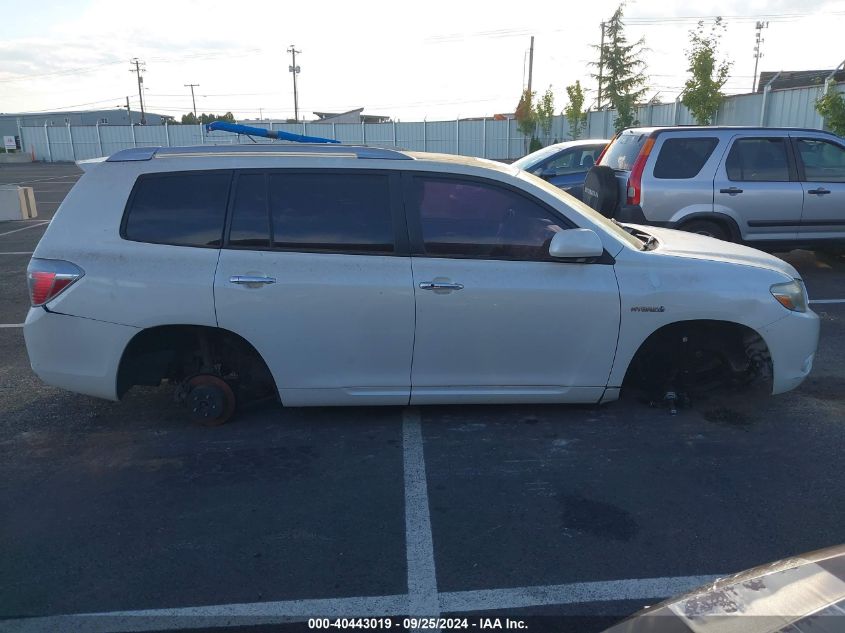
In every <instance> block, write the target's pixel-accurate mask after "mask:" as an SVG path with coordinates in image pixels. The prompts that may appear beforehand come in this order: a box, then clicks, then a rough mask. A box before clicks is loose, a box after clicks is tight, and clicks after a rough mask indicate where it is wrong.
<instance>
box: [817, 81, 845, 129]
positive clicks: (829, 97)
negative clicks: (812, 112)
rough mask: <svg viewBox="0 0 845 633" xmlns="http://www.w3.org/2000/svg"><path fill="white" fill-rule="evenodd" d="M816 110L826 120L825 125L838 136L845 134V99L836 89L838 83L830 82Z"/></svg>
mask: <svg viewBox="0 0 845 633" xmlns="http://www.w3.org/2000/svg"><path fill="white" fill-rule="evenodd" d="M816 112H818V113H819V114H821V115H822V116H823V117H824V120H825V127H826V128H827V129H829V130H830V131H831V132H833V133H834V134H836V135H838V136H845V99H843V98H842V95H841V94H840V93H839V92H838V91H837V90H836V84H833V83H832V84H830V85H829V86H828V88H827V90H826V91H825V93H824V96H822V97H821V98H820V99H819V100H818V101H816Z"/></svg>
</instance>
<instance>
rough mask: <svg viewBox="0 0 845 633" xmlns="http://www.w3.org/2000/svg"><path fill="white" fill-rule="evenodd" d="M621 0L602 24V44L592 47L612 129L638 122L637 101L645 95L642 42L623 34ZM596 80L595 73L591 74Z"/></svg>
mask: <svg viewBox="0 0 845 633" xmlns="http://www.w3.org/2000/svg"><path fill="white" fill-rule="evenodd" d="M624 8H625V3H624V2H623V3H622V4H620V5H619V6H618V7H617V8H616V11H614V13H613V16H611V18H610V20H608V22H607V24H606V25H605V30H604V34H605V42H604V46H596V47H595V48H597V49H598V51H599V55H600V57H599V59H600V61H599V62H597V63H596V62H594V63H593V64H592V65H593V66H599V65H600V64H601V66H602V70H603V72H602V95H603V96H604V97H606V98H607V102H608V103H609V104H610V107H611V108H613V109H614V110H616V124H615V125H616V131H617V132H618V131H619V130H621V129H623V128H626V127H631V126H632V125H637V124H639V121H636V120H635V115H636V104H637V101H638V100H640V99H642V97H643V96H644V95H645V93H646V90H647V87H646V83H647V81H648V79H647V77H646V75H645V72H644V70H645V61H644V59H643V52H644V50H645V41H644V39H643V38H640V39H639V40H637V41H636V42H634V43H633V44H629V43H628V38H627V37H626V36H625V23H624V22H623V21H622V17H623V10H624ZM593 78H595V79H598V75H597V74H596V75H593Z"/></svg>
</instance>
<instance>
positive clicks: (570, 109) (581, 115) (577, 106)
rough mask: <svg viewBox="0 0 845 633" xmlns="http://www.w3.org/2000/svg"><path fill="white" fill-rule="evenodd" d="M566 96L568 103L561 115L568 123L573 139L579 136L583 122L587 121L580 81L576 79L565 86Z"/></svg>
mask: <svg viewBox="0 0 845 633" xmlns="http://www.w3.org/2000/svg"><path fill="white" fill-rule="evenodd" d="M566 96H567V97H569V103H568V104H566V107H565V108H564V109H563V116H565V117H566V120H567V122H568V123H569V135H570V136H571V137H572V140H573V141H575V140H577V139H578V137H580V136H581V131H582V130H583V129H584V124H585V123H586V122H587V113H586V112H584V90H583V88H581V82H580V81H578V80H576V81H575V83H574V84H572V85H569V86H567V87H566Z"/></svg>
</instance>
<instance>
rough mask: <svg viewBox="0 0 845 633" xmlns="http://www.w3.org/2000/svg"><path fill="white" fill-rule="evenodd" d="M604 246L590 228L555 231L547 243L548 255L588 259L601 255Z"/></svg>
mask: <svg viewBox="0 0 845 633" xmlns="http://www.w3.org/2000/svg"><path fill="white" fill-rule="evenodd" d="M603 253H604V246H603V245H602V243H601V239H600V238H599V236H598V235H596V232H595V231H593V230H591V229H569V230H566V231H560V232H558V233H555V236H554V237H553V238H552V243H551V244H549V255H551V256H552V257H559V258H562V259H590V258H593V257H601V256H602V254H603Z"/></svg>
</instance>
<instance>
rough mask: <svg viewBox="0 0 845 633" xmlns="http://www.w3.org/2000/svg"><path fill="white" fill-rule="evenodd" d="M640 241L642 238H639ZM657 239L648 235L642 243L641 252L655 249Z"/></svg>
mask: <svg viewBox="0 0 845 633" xmlns="http://www.w3.org/2000/svg"><path fill="white" fill-rule="evenodd" d="M641 239H642V238H641ZM657 244H658V242H657V238H656V237H654V236H653V235H649V236H648V238H647V239H646V240H645V242H643V250H644V251H650V250H653V249H655V248H657Z"/></svg>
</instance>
